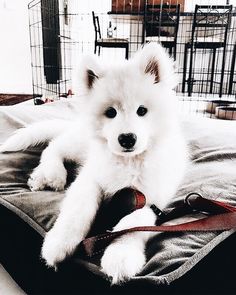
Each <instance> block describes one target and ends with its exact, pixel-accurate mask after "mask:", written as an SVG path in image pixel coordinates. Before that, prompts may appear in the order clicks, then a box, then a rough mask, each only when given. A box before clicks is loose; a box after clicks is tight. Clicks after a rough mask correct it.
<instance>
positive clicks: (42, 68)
mask: <svg viewBox="0 0 236 295" xmlns="http://www.w3.org/2000/svg"><path fill="white" fill-rule="evenodd" d="M234 2H235V1H233V0H232V1H230V0H188V1H187V0H169V1H167V0H166V1H165V0H131V1H126V0H96V1H93V0H87V1H83V0H41V1H39V0H33V1H31V2H30V3H29V5H28V8H29V26H30V39H31V54H32V76H33V91H34V97H35V103H38V102H40V101H43V102H45V100H49V101H50V100H55V99H61V98H62V97H68V96H70V95H71V94H72V92H73V91H74V89H73V86H72V78H73V71H74V69H75V67H76V63H77V58H78V57H80V56H81V55H82V54H84V53H86V54H87V53H94V52H96V54H100V55H102V56H105V57H107V58H109V59H116V60H118V59H124V58H125V57H129V58H130V57H132V56H133V54H134V53H135V52H136V51H137V50H138V49H139V48H140V47H141V46H142V45H143V44H145V43H147V42H159V43H161V44H162V45H163V46H164V47H165V48H166V50H167V51H168V52H169V54H170V55H171V56H172V58H173V59H174V60H175V63H176V68H177V71H178V74H179V84H178V86H177V88H176V93H177V95H178V97H179V100H180V101H181V102H184V104H183V110H185V111H187V112H194V113H197V114H200V115H202V114H204V115H207V114H208V115H209V114H210V116H213V117H214V115H215V112H216V110H218V108H217V109H216V108H215V107H216V106H219V105H224V106H225V105H228V110H227V112H228V115H227V114H226V115H225V118H234V116H235V119H236V112H234V109H233V108H234V107H235V106H236V100H235V98H236V74H235V68H236V64H235V59H236V9H235V6H234V5H236V3H234ZM94 18H96V22H97V21H98V22H99V30H100V32H98V31H97V30H98V29H97V28H94V24H95V21H94ZM98 35H99V37H100V40H97V39H95V36H98ZM121 40H122V41H121ZM96 42H97V43H96ZM99 42H100V43H99ZM121 42H123V43H122V44H124V46H123V48H122V46H119V45H120V44H121ZM122 44H121V45H122ZM98 45H99V48H96V46H98ZM103 45H104V46H103ZM97 49H98V50H97ZM78 94H79V93H78ZM209 101H210V103H209ZM213 102H214V103H213ZM229 105H230V108H229ZM230 110H231V111H232V112H231V111H230ZM220 111H221V112H223V111H222V110H220ZM229 114H230V115H229Z"/></svg>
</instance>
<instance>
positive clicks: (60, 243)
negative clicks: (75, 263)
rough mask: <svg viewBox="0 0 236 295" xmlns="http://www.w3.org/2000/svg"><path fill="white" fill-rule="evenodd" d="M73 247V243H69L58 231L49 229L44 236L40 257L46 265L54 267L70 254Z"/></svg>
mask: <svg viewBox="0 0 236 295" xmlns="http://www.w3.org/2000/svg"><path fill="white" fill-rule="evenodd" d="M74 248H75V247H74V243H70V240H69V239H65V237H64V236H63V235H61V234H59V232H57V231H55V230H54V229H51V230H50V231H49V232H48V233H47V234H46V236H45V239H44V242H43V246H42V251H41V257H42V258H43V259H44V260H45V261H46V263H47V265H48V266H50V267H54V268H56V266H57V264H58V263H60V262H61V261H63V260H64V259H65V258H66V257H67V256H69V255H71V253H72V252H73V251H74Z"/></svg>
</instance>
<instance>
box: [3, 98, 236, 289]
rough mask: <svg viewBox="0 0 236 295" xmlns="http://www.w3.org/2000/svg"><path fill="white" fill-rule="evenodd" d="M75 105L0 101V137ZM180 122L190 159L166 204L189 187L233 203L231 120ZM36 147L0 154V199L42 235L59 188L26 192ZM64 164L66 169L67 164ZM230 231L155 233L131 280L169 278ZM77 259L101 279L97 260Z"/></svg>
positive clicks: (235, 151) (234, 133)
mask: <svg viewBox="0 0 236 295" xmlns="http://www.w3.org/2000/svg"><path fill="white" fill-rule="evenodd" d="M77 111H78V110H77V107H76V101H73V100H72V101H71V102H59V103H54V104H51V105H44V106H28V105H24V106H15V107H2V108H1V109H0V143H1V142H3V141H4V140H5V139H6V138H7V137H8V136H9V135H10V134H11V133H12V132H13V131H14V130H16V129H17V128H19V127H21V126H24V125H26V124H28V123H31V122H34V121H38V120H45V119H49V118H50V119H51V118H64V119H68V120H70V119H72V118H73V117H74V116H76V115H77ZM182 125H183V129H184V133H185V135H186V138H187V140H188V143H189V148H190V152H191V164H190V165H189V167H188V170H187V172H186V175H185V178H184V181H183V183H182V184H181V186H180V188H179V190H178V192H177V194H176V196H175V198H174V199H173V202H172V203H171V204H169V207H170V208H173V207H174V206H178V204H180V202H182V201H183V199H184V198H185V196H186V195H187V194H188V193H190V192H193V191H194V192H198V193H201V194H202V195H203V196H204V197H206V198H209V199H215V200H216V199H217V200H221V201H226V202H228V203H230V204H231V205H236V173H235V172H236V123H234V122H228V121H222V120H218V121H217V120H213V119H206V118H200V117H197V118H185V119H184V120H183V124H182ZM41 151H42V147H37V148H32V149H28V150H26V151H24V152H18V153H5V154H0V165H1V171H0V204H1V205H3V206H5V207H7V208H9V209H10V210H12V211H13V212H15V213H16V214H17V215H18V216H20V217H21V218H22V219H23V220H24V221H25V222H27V223H28V224H30V225H31V226H32V227H33V228H34V229H35V230H36V231H38V233H40V235H42V236H44V235H45V232H46V231H48V230H49V229H50V227H51V226H52V225H53V223H54V222H55V219H56V217H57V215H58V208H59V204H60V202H61V200H62V199H63V197H64V192H60V193H59V192H52V191H42V192H31V191H30V190H29V188H28V187H27V184H26V183H27V178H28V176H29V174H30V172H31V171H32V169H33V168H34V167H35V166H36V165H37V163H38V161H39V157H40V153H41ZM68 169H69V171H70V173H72V170H70V169H71V168H70V167H68ZM202 216H203V214H196V213H193V214H190V215H188V216H184V217H183V219H182V221H183V220H184V221H188V220H192V219H196V218H200V217H202ZM180 221H181V220H180ZM233 232H234V230H229V231H224V232H220V233H219V232H207V233H204V232H198V233H159V234H156V236H155V237H154V238H153V239H152V240H150V241H149V243H148V246H147V250H146V254H147V262H146V264H145V266H144V268H143V270H142V271H141V273H140V274H139V275H138V276H136V277H135V278H133V279H132V283H135V281H142V282H145V284H152V285H163V284H170V283H171V282H173V281H174V280H176V279H177V278H180V277H181V276H183V275H184V274H185V273H186V272H188V271H189V270H190V269H192V268H193V267H194V266H195V265H196V264H197V263H198V262H199V261H200V260H201V259H202V258H203V257H205V256H206V255H207V254H208V253H209V252H210V251H212V249H214V248H215V247H216V245H218V244H219V243H221V242H222V241H224V240H225V239H226V238H227V237H229V236H230V235H231V234H232V233H233ZM82 263H83V265H85V266H88V269H89V271H92V272H94V273H95V274H96V275H97V276H100V277H101V279H104V276H103V274H102V273H101V272H100V269H99V262H94V261H83V262H82Z"/></svg>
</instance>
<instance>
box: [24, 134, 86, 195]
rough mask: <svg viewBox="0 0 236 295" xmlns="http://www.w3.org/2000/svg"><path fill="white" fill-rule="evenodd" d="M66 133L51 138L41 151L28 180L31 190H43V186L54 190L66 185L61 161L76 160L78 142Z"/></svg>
mask: <svg viewBox="0 0 236 295" xmlns="http://www.w3.org/2000/svg"><path fill="white" fill-rule="evenodd" d="M67 137H68V135H67V134H65V135H64V136H60V137H58V138H55V139H54V140H52V141H51V142H50V143H49V145H48V147H47V148H46V149H45V150H44V151H43V152H42V155H41V159H40V164H39V165H38V166H37V167H36V168H35V169H34V170H33V172H32V174H31V175H30V178H29V180H28V186H29V187H30V189H31V190H32V191H37V190H43V189H44V188H45V187H49V188H52V189H54V190H56V191H60V190H63V189H64V187H65V185H66V177H67V171H66V169H65V167H64V163H63V161H64V160H65V159H68V160H74V161H76V160H78V159H77V158H78V155H80V153H79V144H77V143H73V142H72V141H71V139H69V138H67ZM68 151H69V152H68Z"/></svg>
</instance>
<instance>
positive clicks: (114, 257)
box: [101, 241, 146, 284]
mask: <svg viewBox="0 0 236 295" xmlns="http://www.w3.org/2000/svg"><path fill="white" fill-rule="evenodd" d="M145 260H146V259H145V254H144V253H143V251H142V250H140V248H139V247H137V245H134V244H132V245H129V244H125V241H124V243H119V241H118V242H115V243H113V244H111V245H110V246H108V248H107V249H106V250H105V252H104V255H103V257H102V260H101V267H102V270H103V272H104V273H105V274H106V275H107V276H108V277H109V278H110V279H111V283H112V284H121V283H122V282H124V281H127V280H129V279H130V278H132V277H134V276H135V275H136V274H137V273H139V272H140V271H141V269H142V267H143V265H144V263H145Z"/></svg>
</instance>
